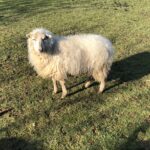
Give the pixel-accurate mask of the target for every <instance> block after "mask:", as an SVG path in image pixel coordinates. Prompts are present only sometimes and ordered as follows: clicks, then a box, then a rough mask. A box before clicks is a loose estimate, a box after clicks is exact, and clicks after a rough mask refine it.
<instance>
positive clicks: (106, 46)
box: [27, 28, 114, 98]
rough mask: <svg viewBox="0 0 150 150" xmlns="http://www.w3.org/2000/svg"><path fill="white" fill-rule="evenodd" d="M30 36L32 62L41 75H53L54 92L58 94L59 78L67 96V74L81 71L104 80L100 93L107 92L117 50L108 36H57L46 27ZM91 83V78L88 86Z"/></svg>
mask: <svg viewBox="0 0 150 150" xmlns="http://www.w3.org/2000/svg"><path fill="white" fill-rule="evenodd" d="M27 38H28V56H29V62H30V63H31V65H32V66H33V67H34V69H35V71H36V72H37V73H38V75H39V76H41V77H43V78H52V81H53V86H54V93H57V81H59V83H60V85H61V88H62V98H64V97H65V96H66V95H67V89H66V87H65V80H66V79H67V74H70V75H73V76H76V75H79V74H81V73H86V74H87V75H88V76H89V77H93V78H94V79H95V80H96V81H98V82H100V87H99V92H103V90H104V88H105V80H106V78H107V75H108V72H109V70H110V68H111V65H112V61H113V53H114V50H113V47H112V44H111V42H110V41H109V40H108V39H106V38H105V37H102V36H100V35H95V34H79V35H69V36H54V35H53V34H52V33H51V32H49V31H48V30H46V29H43V28H37V29H34V30H33V31H32V32H30V33H29V34H27ZM90 84H91V81H90V80H89V81H88V82H87V83H86V84H85V87H89V86H90Z"/></svg>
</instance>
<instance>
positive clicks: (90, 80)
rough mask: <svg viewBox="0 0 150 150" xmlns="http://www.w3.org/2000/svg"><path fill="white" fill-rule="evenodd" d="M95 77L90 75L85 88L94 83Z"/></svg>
mask: <svg viewBox="0 0 150 150" xmlns="http://www.w3.org/2000/svg"><path fill="white" fill-rule="evenodd" d="M92 81H93V78H92V77H90V78H89V80H88V81H87V82H86V83H85V88H88V87H89V86H90V85H91V84H92Z"/></svg>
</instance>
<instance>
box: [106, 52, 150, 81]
mask: <svg viewBox="0 0 150 150" xmlns="http://www.w3.org/2000/svg"><path fill="white" fill-rule="evenodd" d="M149 73H150V52H148V51H145V52H141V53H138V54H135V55H132V56H130V57H128V58H125V59H123V60H120V61H117V62H114V63H113V65H112V71H111V72H110V76H109V79H108V80H112V79H114V80H116V79H118V78H119V79H120V82H121V83H122V82H128V81H133V80H137V79H140V78H142V77H144V76H145V75H148V74H149Z"/></svg>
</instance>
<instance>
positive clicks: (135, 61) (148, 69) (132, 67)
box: [68, 51, 150, 96]
mask: <svg viewBox="0 0 150 150" xmlns="http://www.w3.org/2000/svg"><path fill="white" fill-rule="evenodd" d="M149 73H150V52H148V51H145V52H141V53H138V54H135V55H132V56H130V57H127V58H125V59H122V60H120V61H116V62H114V63H113V65H112V69H111V71H110V73H109V76H108V81H107V82H109V81H112V80H116V82H115V83H114V84H113V85H111V86H109V87H107V88H106V89H105V91H109V90H110V89H112V88H114V87H115V86H118V85H120V84H122V83H124V82H129V81H133V80H138V79H140V78H142V77H143V76H145V75H148V74H149ZM85 82H86V80H83V81H81V82H80V83H78V84H76V85H80V84H83V83H85ZM76 85H74V86H71V87H69V89H70V88H73V87H75V86H76ZM96 85H98V83H96V82H94V83H93V84H92V85H91V86H90V87H92V86H96ZM90 87H89V88H90ZM83 90H85V88H84V86H82V87H81V88H80V89H78V90H76V91H74V92H72V93H69V94H68V96H71V95H74V94H76V93H78V92H82V91H83ZM105 91H104V92H105Z"/></svg>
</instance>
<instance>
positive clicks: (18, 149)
mask: <svg viewBox="0 0 150 150" xmlns="http://www.w3.org/2000/svg"><path fill="white" fill-rule="evenodd" d="M0 150H44V149H43V146H42V144H41V143H40V142H31V141H27V140H25V139H22V138H16V137H11V138H2V139H0Z"/></svg>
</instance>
